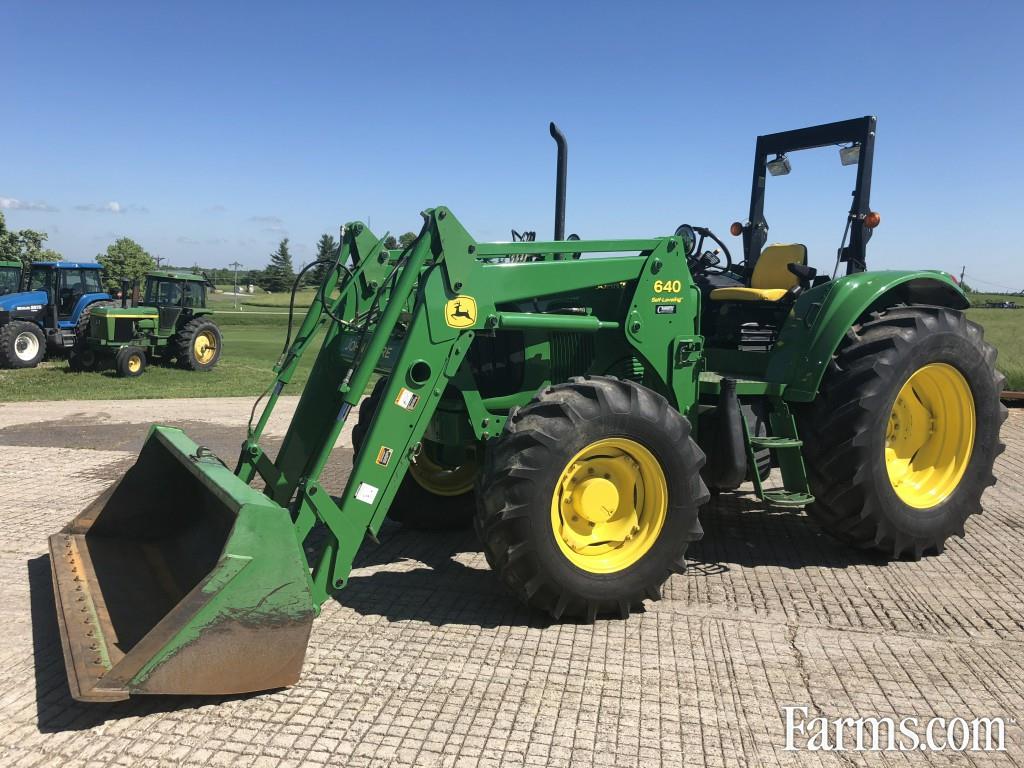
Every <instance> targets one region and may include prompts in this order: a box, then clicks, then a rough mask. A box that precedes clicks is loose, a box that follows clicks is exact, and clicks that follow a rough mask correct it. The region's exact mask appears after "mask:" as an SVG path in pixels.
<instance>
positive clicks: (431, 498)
mask: <svg viewBox="0 0 1024 768" xmlns="http://www.w3.org/2000/svg"><path fill="white" fill-rule="evenodd" d="M387 383H388V380H387V379H384V378H382V379H378V381H377V384H376V385H375V386H374V388H373V391H372V392H371V393H370V395H369V396H368V397H366V398H364V399H363V401H362V402H361V403H360V404H359V412H358V418H357V420H356V424H355V426H354V427H353V428H352V448H353V454H352V460H353V461H355V457H356V455H357V454H358V453H359V449H360V447H361V446H362V444H363V438H364V437H365V436H366V432H367V430H368V429H369V428H370V422H371V421H372V420H373V416H374V414H375V413H376V412H377V408H378V407H380V401H381V398H382V397H383V396H384V389H385V387H386V386H387ZM439 453H440V451H438V450H435V449H434V447H433V446H431V445H430V444H429V443H428V442H427V441H423V448H422V450H421V451H420V453H419V455H418V456H416V458H415V459H414V460H413V462H412V463H410V464H409V470H408V472H407V473H406V475H405V478H403V480H402V484H401V485H400V486H399V487H398V493H397V494H396V495H395V498H394V501H392V502H391V506H390V508H389V509H388V518H389V519H391V520H394V521H395V522H396V523H401V524H402V525H404V526H406V527H407V528H413V529H417V530H423V531H440V530H446V529H456V528H466V527H468V526H469V524H470V523H471V522H472V520H473V511H474V510H475V509H476V503H475V495H474V483H475V481H476V476H477V474H478V472H479V466H478V462H477V461H476V456H477V448H476V446H473V447H471V448H467V449H466V450H465V452H464V457H465V459H464V461H463V462H462V463H460V464H458V465H455V466H451V465H447V464H445V463H444V462H443V460H442V459H441V458H440V456H438V455H437V454H439Z"/></svg>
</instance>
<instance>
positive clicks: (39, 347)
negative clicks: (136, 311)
mask: <svg viewBox="0 0 1024 768" xmlns="http://www.w3.org/2000/svg"><path fill="white" fill-rule="evenodd" d="M101 270H102V267H100V265H99V264H93V263H83V262H71V261H47V262H42V261H40V262H36V263H35V264H32V265H31V267H29V270H28V279H27V285H26V286H25V290H24V291H20V290H18V291H16V292H14V293H9V294H7V295H4V296H0V368H35V367H36V366H37V365H38V364H39V362H40V361H41V360H42V359H43V357H44V356H45V355H47V354H51V355H52V354H64V353H66V352H69V351H70V350H71V349H72V348H74V346H75V339H76V338H77V337H78V335H79V333H80V332H81V331H82V329H83V328H84V327H85V326H87V325H88V323H89V315H90V314H91V313H92V312H93V310H95V309H97V308H98V307H102V306H110V305H112V304H113V301H112V300H111V297H110V294H108V293H106V291H104V290H103V285H102V281H101Z"/></svg>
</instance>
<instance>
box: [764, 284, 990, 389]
mask: <svg viewBox="0 0 1024 768" xmlns="http://www.w3.org/2000/svg"><path fill="white" fill-rule="evenodd" d="M895 304H928V305H931V306H943V307H950V308H952V309H966V308H967V307H968V306H969V305H970V302H969V301H968V300H967V297H966V296H965V295H964V293H963V291H962V290H961V289H960V287H959V286H958V285H957V284H956V283H955V282H954V280H953V278H952V277H951V276H950V275H949V274H948V273H946V272H939V271H934V270H918V271H895V270H893V271H879V272H861V273H858V274H854V275H848V276H846V277H842V278H839V279H838V280H834V281H832V282H829V283H826V284H825V285H821V286H818V287H817V288H814V289H812V290H810V291H808V292H807V293H805V294H803V295H802V296H801V297H800V299H799V300H798V301H797V302H796V304H795V305H794V307H793V311H792V312H791V313H790V315H789V317H788V318H787V319H786V323H785V325H784V326H783V328H782V331H781V333H780V334H779V340H778V342H777V343H776V345H775V348H774V350H773V352H772V357H771V361H770V362H769V364H768V371H767V378H768V380H769V381H770V382H772V383H777V384H783V385H785V387H786V390H785V391H786V399H787V400H793V401H797V402H810V401H811V400H813V399H814V397H815V395H817V392H818V387H819V386H820V384H821V380H822V377H823V376H824V375H825V371H826V370H827V368H828V364H829V362H830V361H831V360H832V356H833V355H834V354H835V351H836V349H837V348H838V347H839V344H840V342H842V340H843V337H844V336H845V335H846V332H847V331H848V330H849V329H850V327H851V326H853V325H854V324H855V323H857V322H858V321H859V320H860V318H862V317H863V316H864V315H865V314H866V313H868V312H869V311H872V310H875V309H880V308H882V307H888V306H893V305H895Z"/></svg>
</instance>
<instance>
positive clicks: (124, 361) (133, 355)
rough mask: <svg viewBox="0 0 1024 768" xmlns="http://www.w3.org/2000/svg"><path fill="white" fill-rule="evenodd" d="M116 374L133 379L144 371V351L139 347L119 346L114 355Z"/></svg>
mask: <svg viewBox="0 0 1024 768" xmlns="http://www.w3.org/2000/svg"><path fill="white" fill-rule="evenodd" d="M114 369H115V370H116V371H117V375H118V376H121V377H124V378H129V379H134V378H135V377H136V376H141V375H142V374H143V373H145V371H146V353H145V352H144V351H143V350H142V349H140V348H139V347H121V349H119V350H117V355H116V356H115V357H114Z"/></svg>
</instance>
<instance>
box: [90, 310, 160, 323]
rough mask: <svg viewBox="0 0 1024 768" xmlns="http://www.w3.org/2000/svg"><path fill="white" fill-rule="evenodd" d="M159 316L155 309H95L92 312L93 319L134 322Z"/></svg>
mask: <svg viewBox="0 0 1024 768" xmlns="http://www.w3.org/2000/svg"><path fill="white" fill-rule="evenodd" d="M159 314H160V312H159V310H157V308H156V307H97V308H96V309H94V310H93V312H92V316H93V317H130V318H132V319H135V320H138V319H141V318H143V317H157V316H158V315H159Z"/></svg>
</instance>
